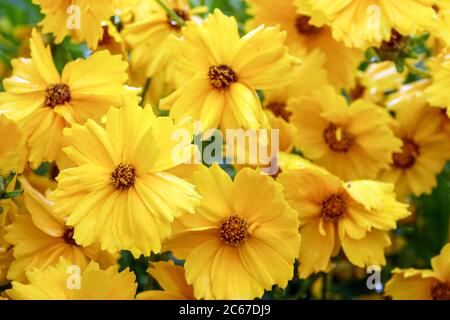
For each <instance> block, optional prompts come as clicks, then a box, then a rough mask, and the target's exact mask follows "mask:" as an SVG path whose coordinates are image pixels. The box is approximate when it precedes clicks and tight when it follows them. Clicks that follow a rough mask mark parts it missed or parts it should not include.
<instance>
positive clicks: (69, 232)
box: [63, 227, 77, 246]
mask: <svg viewBox="0 0 450 320" xmlns="http://www.w3.org/2000/svg"><path fill="white" fill-rule="evenodd" d="M73 233H74V229H73V227H66V230H65V231H64V235H63V239H64V241H65V242H66V243H68V244H71V245H75V246H76V245H77V243H76V242H75V239H74V238H73Z"/></svg>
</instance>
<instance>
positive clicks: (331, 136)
mask: <svg viewBox="0 0 450 320" xmlns="http://www.w3.org/2000/svg"><path fill="white" fill-rule="evenodd" d="M323 139H324V140H325V143H326V144H327V145H328V147H329V148H330V149H331V150H333V151H335V152H348V151H349V150H350V148H351V147H352V146H353V143H354V142H355V137H354V136H353V135H352V134H351V133H349V132H347V131H346V130H344V129H343V128H341V127H338V126H336V125H334V124H332V123H331V124H330V125H329V126H328V127H327V128H326V129H325V131H324V132H323Z"/></svg>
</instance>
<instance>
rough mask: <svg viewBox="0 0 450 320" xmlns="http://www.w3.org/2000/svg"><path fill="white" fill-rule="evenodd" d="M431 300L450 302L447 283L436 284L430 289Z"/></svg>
mask: <svg viewBox="0 0 450 320" xmlns="http://www.w3.org/2000/svg"><path fill="white" fill-rule="evenodd" d="M431 297H432V298H433V300H450V286H449V285H448V283H438V284H435V285H434V286H432V287H431Z"/></svg>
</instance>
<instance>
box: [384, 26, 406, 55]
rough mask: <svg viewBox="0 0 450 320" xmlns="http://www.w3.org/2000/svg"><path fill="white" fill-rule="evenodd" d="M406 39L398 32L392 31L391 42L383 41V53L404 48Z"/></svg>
mask: <svg viewBox="0 0 450 320" xmlns="http://www.w3.org/2000/svg"><path fill="white" fill-rule="evenodd" d="M404 40H405V38H404V37H403V36H402V35H401V34H400V33H398V31H397V30H395V29H392V32H391V38H390V39H389V41H383V43H382V44H381V46H380V50H381V51H397V50H399V49H401V48H402V46H403V43H404Z"/></svg>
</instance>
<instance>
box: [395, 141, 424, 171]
mask: <svg viewBox="0 0 450 320" xmlns="http://www.w3.org/2000/svg"><path fill="white" fill-rule="evenodd" d="M419 155H420V147H419V146H418V145H417V144H416V143H415V142H414V141H413V140H411V139H408V138H405V139H403V147H402V152H397V153H394V154H393V155H392V159H393V162H394V166H395V167H397V168H400V169H408V168H411V167H412V166H413V165H414V164H415V163H416V158H417V157H418V156H419Z"/></svg>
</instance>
